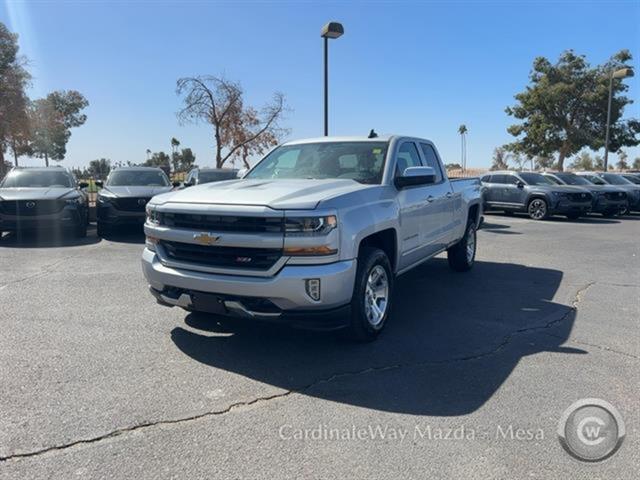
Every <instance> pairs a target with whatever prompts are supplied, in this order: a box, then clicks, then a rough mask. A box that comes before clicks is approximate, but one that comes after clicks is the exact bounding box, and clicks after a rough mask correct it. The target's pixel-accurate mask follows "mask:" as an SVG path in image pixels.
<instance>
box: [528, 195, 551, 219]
mask: <svg viewBox="0 0 640 480" xmlns="http://www.w3.org/2000/svg"><path fill="white" fill-rule="evenodd" d="M546 214H547V205H546V204H545V203H544V200H534V201H532V202H531V205H529V215H531V217H532V218H534V219H536V220H540V219H541V218H544V216H545V215H546Z"/></svg>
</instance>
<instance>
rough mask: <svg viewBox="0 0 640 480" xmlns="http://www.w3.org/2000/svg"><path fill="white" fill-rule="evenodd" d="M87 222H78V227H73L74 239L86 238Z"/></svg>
mask: <svg viewBox="0 0 640 480" xmlns="http://www.w3.org/2000/svg"><path fill="white" fill-rule="evenodd" d="M87 226H88V225H87V222H86V221H84V222H80V223H79V224H78V225H76V226H75V228H74V232H73V233H74V234H75V236H76V238H85V237H86V236H87Z"/></svg>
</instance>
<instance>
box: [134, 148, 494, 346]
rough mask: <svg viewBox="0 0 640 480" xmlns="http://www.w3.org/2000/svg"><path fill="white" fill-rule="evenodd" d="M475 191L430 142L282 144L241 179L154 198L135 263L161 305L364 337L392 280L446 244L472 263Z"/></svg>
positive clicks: (382, 320) (382, 317)
mask: <svg viewBox="0 0 640 480" xmlns="http://www.w3.org/2000/svg"><path fill="white" fill-rule="evenodd" d="M480 191H481V184H480V182H479V180H477V179H468V180H457V181H449V179H448V178H447V174H446V170H445V169H444V167H443V164H442V161H441V160H440V157H439V155H438V153H437V150H436V148H435V146H434V145H433V143H432V142H430V141H428V140H423V139H420V138H411V137H401V136H388V137H375V138H363V137H353V138H337V137H325V138H320V139H310V140H301V141H294V142H289V143H285V144H283V145H281V146H279V147H278V148H276V149H274V150H273V151H271V152H270V153H269V154H268V155H267V156H266V157H265V158H264V159H262V160H261V161H260V162H259V163H258V164H256V165H255V166H254V167H253V168H252V169H251V170H250V171H249V172H248V173H247V174H246V175H245V176H244V178H243V179H240V180H230V181H225V182H218V183H215V184H204V185H199V186H195V187H191V188H188V189H185V190H180V191H174V192H170V193H166V194H162V195H158V196H155V197H153V199H152V200H151V201H150V202H149V203H148V204H147V221H146V223H145V234H146V245H145V249H144V252H143V254H142V268H143V271H144V275H145V277H146V279H147V281H148V283H149V286H150V291H151V293H152V294H153V295H154V296H155V298H156V299H157V301H158V302H159V303H160V304H163V305H167V306H179V307H182V308H184V309H185V310H189V311H200V312H209V313H213V314H218V315H222V316H227V317H245V318H253V319H258V320H269V321H273V322H282V323H288V324H291V325H293V326H301V327H307V328H315V329H325V330H327V329H341V328H346V329H348V331H349V333H350V334H351V336H352V337H354V338H356V339H358V340H365V341H366V340H372V339H374V338H375V337H376V336H377V335H378V333H379V332H380V331H381V330H382V329H383V327H384V326H385V324H386V323H387V319H388V316H389V313H390V311H391V307H392V299H393V289H394V280H395V277H397V276H398V275H400V274H402V273H404V272H407V271H408V270H410V269H411V268H413V267H415V266H417V265H419V264H420V263H422V262H424V261H426V260H428V259H430V258H432V257H433V256H435V255H437V254H439V253H441V252H444V251H446V252H447V254H448V259H449V264H450V266H451V267H452V268H453V269H454V270H457V271H465V270H468V269H470V268H471V267H472V266H473V263H474V260H475V252H476V229H477V227H478V224H479V222H480V218H481V215H482V211H481V210H482V205H481V193H480Z"/></svg>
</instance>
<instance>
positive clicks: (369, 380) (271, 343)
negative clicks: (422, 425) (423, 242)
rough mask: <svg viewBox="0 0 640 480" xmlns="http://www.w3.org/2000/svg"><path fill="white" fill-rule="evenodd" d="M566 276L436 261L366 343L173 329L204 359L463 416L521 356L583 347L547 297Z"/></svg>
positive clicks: (289, 382)
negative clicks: (571, 341) (574, 342)
mask: <svg viewBox="0 0 640 480" xmlns="http://www.w3.org/2000/svg"><path fill="white" fill-rule="evenodd" d="M561 279H562V272H560V271H558V270H550V269H544V268H534V267H527V266H524V265H516V264H503V263H491V262H478V263H477V264H476V266H475V267H474V269H473V270H472V271H471V272H469V273H467V274H456V273H454V272H452V271H450V270H449V269H448V266H447V262H446V260H444V259H440V258H439V259H435V260H433V261H431V262H428V263H427V264H425V265H423V266H421V267H420V268H417V269H415V270H413V271H412V272H410V273H408V274H407V275H405V276H403V277H401V278H400V279H399V280H398V282H397V284H396V293H397V296H396V303H395V305H394V318H393V319H392V320H393V321H392V322H391V323H390V324H389V325H388V326H387V330H386V331H385V332H384V334H383V335H382V336H381V337H380V338H379V340H378V341H376V342H373V343H370V344H354V343H351V342H349V341H347V340H341V339H340V338H339V337H337V336H336V335H329V334H318V333H313V332H300V331H294V330H289V329H284V328H276V327H273V326H263V325H256V324H251V325H240V324H239V325H238V326H237V327H235V326H234V327H233V328H232V329H231V331H230V332H227V333H226V334H224V335H221V334H218V333H219V332H223V331H224V329H222V328H221V327H220V326H219V325H218V323H217V322H216V319H215V318H214V317H211V316H207V315H201V314H190V315H188V316H187V318H186V323H187V325H188V326H189V327H191V328H189V329H187V328H182V327H177V328H175V329H174V330H173V331H172V332H171V336H172V339H173V341H174V343H175V345H176V346H177V347H178V348H179V349H180V350H181V351H182V352H184V353H185V354H186V355H188V356H189V357H191V358H193V359H194V360H196V361H198V362H201V363H203V364H206V365H209V366H212V367H215V368H219V369H223V370H226V371H229V372H233V373H237V374H239V375H243V376H246V377H249V378H252V379H254V380H256V381H259V382H263V383H267V384H270V385H274V386H277V387H280V388H283V389H287V390H295V391H297V392H299V393H301V394H304V395H310V396H313V397H316V398H322V399H325V400H330V401H334V402H341V403H346V404H350V405H355V406H360V407H365V408H370V409H375V410H381V411H391V412H400V413H409V414H415V415H440V416H450V415H462V414H466V413H469V412H473V411H475V410H476V409H478V408H479V407H481V406H482V405H483V404H484V403H485V402H486V401H487V400H489V399H490V398H491V397H492V395H493V394H494V393H495V392H496V391H497V389H498V388H499V387H500V385H502V383H503V382H504V381H505V380H506V379H507V378H508V377H509V375H510V374H511V372H512V371H513V369H514V368H515V367H516V365H517V364H518V362H519V360H520V359H521V358H522V357H525V356H527V355H534V354H536V353H540V352H545V351H554V352H559V353H566V354H572V353H585V352H584V351H582V350H577V349H572V348H567V347H561V345H562V344H563V343H564V342H565V341H566V340H567V339H568V337H569V333H570V332H571V329H572V326H573V322H574V320H575V311H574V309H573V308H572V307H569V306H565V305H561V304H558V303H554V302H553V301H552V298H553V297H554V294H555V293H556V291H557V289H558V287H559V285H560V281H561ZM212 332H213V333H212ZM549 333H551V335H549Z"/></svg>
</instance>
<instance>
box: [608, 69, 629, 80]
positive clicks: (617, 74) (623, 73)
mask: <svg viewBox="0 0 640 480" xmlns="http://www.w3.org/2000/svg"><path fill="white" fill-rule="evenodd" d="M611 76H612V77H613V78H627V77H633V69H632V68H629V67H625V68H621V69H619V70H616V71H614V72H613V73H612V74H611Z"/></svg>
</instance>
